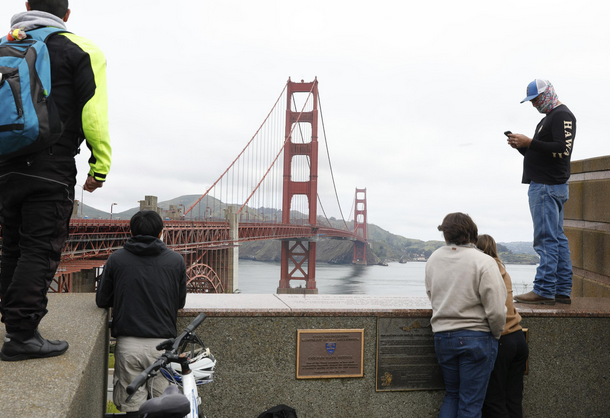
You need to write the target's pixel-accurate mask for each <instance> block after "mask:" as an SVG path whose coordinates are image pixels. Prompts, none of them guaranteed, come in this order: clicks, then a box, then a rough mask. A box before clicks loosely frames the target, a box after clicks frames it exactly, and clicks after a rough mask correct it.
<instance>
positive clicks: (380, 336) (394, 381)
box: [375, 318, 445, 392]
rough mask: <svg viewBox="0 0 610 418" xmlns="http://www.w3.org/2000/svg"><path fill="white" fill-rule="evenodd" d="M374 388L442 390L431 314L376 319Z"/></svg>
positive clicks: (383, 389) (442, 382) (385, 389)
mask: <svg viewBox="0 0 610 418" xmlns="http://www.w3.org/2000/svg"><path fill="white" fill-rule="evenodd" d="M376 372H377V377H376V387H375V389H376V391H377V392H382V391H409V390H444V389H445V384H444V381H443V374H442V372H441V368H440V366H439V365H438V360H437V358H436V351H435V350H434V334H432V327H431V326H430V318H379V319H378V320H377V367H376Z"/></svg>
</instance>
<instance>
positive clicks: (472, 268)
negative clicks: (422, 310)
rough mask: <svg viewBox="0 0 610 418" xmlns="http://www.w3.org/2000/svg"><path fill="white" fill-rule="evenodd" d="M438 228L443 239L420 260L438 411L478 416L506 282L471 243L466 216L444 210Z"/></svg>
mask: <svg viewBox="0 0 610 418" xmlns="http://www.w3.org/2000/svg"><path fill="white" fill-rule="evenodd" d="M438 230H439V231H441V232H443V236H444V238H445V242H446V244H447V245H445V246H443V247H441V248H439V249H438V250H436V251H435V252H434V253H432V255H431V256H430V258H429V259H428V262H427V263H426V293H427V294H428V298H429V299H430V302H431V305H432V319H431V320H430V325H431V326H432V332H434V348H435V350H436V356H437V358H438V363H439V365H440V367H441V370H442V372H443V378H444V380H445V397H444V399H443V404H442V406H441V410H440V414H439V417H440V418H449V417H451V418H455V417H458V416H459V417H464V418H465V417H480V416H481V408H482V407H483V401H484V399H485V391H486V389H487V383H488V382H489V376H490V374H491V371H492V369H493V367H494V362H495V360H496V355H497V352H498V341H497V340H498V339H499V338H500V334H501V333H502V330H503V328H504V323H505V321H506V306H505V301H506V286H505V285H504V282H503V281H502V276H501V275H500V270H498V265H497V263H496V262H495V261H494V259H493V258H491V257H490V256H488V255H486V254H484V253H483V252H482V251H480V250H479V249H478V248H477V247H476V246H475V243H476V241H477V235H478V229H477V226H476V224H475V223H474V222H473V220H472V219H471V218H470V216H468V215H466V214H464V213H459V212H457V213H450V214H448V215H447V216H445V219H443V223H442V224H441V225H439V227H438Z"/></svg>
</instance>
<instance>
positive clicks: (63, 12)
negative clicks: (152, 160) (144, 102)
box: [0, 0, 111, 361]
mask: <svg viewBox="0 0 610 418" xmlns="http://www.w3.org/2000/svg"><path fill="white" fill-rule="evenodd" d="M25 6H26V9H27V11H26V12H23V13H18V14H16V15H15V16H13V18H12V19H11V30H15V29H21V30H22V31H24V32H25V33H26V34H28V33H29V34H30V35H32V34H35V33H36V31H37V30H41V29H43V28H45V27H53V28H59V29H62V30H63V32H59V33H56V34H54V35H52V36H49V37H48V38H47V42H46V44H47V48H48V51H49V57H50V63H51V91H52V96H51V97H52V98H53V102H54V103H55V105H56V106H57V110H58V112H59V117H60V119H61V122H62V124H63V127H64V129H63V133H62V134H61V136H60V137H59V139H58V140H57V142H55V143H54V144H52V145H51V146H49V145H48V144H45V147H46V148H42V149H33V150H32V152H31V153H29V154H26V155H20V156H18V157H12V158H8V159H0V224H1V225H2V269H1V271H0V299H1V300H0V312H1V313H2V322H4V325H5V327H6V338H5V340H4V344H3V345H2V349H0V359H2V360H3V361H17V360H27V359H31V358H46V357H54V356H59V355H61V354H63V353H64V352H65V351H66V350H67V349H68V343H67V342H66V341H59V340H47V339H46V338H44V337H42V336H41V335H40V333H39V332H38V324H39V323H40V321H41V320H42V318H43V317H44V316H45V314H46V313H47V302H48V300H47V292H48V290H49V286H50V285H51V283H52V280H53V276H54V275H55V271H56V270H57V266H58V265H59V261H60V259H61V252H62V249H63V247H64V244H65V243H66V240H67V238H68V233H69V223H70V216H71V214H72V209H73V207H74V185H75V184H76V163H75V161H74V157H75V156H76V154H78V152H79V147H80V145H81V143H82V141H83V140H84V139H86V141H87V147H88V148H89V149H90V150H91V158H89V166H90V170H89V173H88V175H87V180H86V181H85V185H84V186H83V189H84V190H86V191H88V192H93V191H94V190H96V189H98V188H100V187H102V186H103V184H104V183H103V182H104V180H105V179H106V175H107V174H108V171H109V170H110V154H111V151H110V138H109V134H108V100H107V96H106V58H105V57H104V54H103V53H102V51H101V50H100V49H99V48H98V47H97V46H95V45H94V44H93V43H92V42H91V41H89V40H87V39H85V38H82V37H80V36H77V35H75V34H72V33H69V32H67V31H66V25H65V23H66V22H67V21H68V18H69V17H70V9H69V8H68V0H29V1H28V2H26V3H25ZM2 111H4V109H1V110H0V112H2Z"/></svg>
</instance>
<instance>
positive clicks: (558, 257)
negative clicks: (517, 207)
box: [528, 182, 572, 298]
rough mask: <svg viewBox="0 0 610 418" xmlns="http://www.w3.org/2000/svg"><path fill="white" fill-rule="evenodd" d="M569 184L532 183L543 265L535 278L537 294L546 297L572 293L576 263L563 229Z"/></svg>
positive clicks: (537, 243)
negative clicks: (573, 269)
mask: <svg viewBox="0 0 610 418" xmlns="http://www.w3.org/2000/svg"><path fill="white" fill-rule="evenodd" d="M569 190H570V189H569V186H568V184H567V183H565V184H540V183H534V182H532V183H531V184H530V187H529V191H528V196H529V204H530V212H531V214H532V220H533V222H534V250H536V252H537V253H538V255H539V256H540V264H539V265H538V269H537V270H536V278H535V279H534V293H535V294H537V295H538V296H542V297H545V298H555V295H564V296H570V294H571V292H572V262H571V260H570V247H569V245H568V238H566V236H565V234H564V232H563V205H564V203H565V202H567V201H568V198H569Z"/></svg>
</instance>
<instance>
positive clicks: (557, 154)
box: [507, 79, 576, 305]
mask: <svg viewBox="0 0 610 418" xmlns="http://www.w3.org/2000/svg"><path fill="white" fill-rule="evenodd" d="M526 101H531V102H532V105H533V106H534V107H535V108H536V109H537V110H538V111H539V112H540V113H543V114H545V115H546V116H545V117H544V118H543V119H542V120H541V121H540V123H538V126H536V132H535V133H534V137H533V138H528V137H527V136H525V135H522V134H512V133H508V134H507V135H508V144H509V145H510V146H511V147H513V148H516V149H517V150H518V151H519V152H520V153H521V154H523V157H524V158H523V180H522V182H523V183H526V184H529V185H530V186H529V191H528V197H529V205H530V212H531V214H532V220H533V222H534V249H535V250H536V252H537V253H538V255H539V256H540V264H539V265H538V269H537V270H536V278H535V279H534V290H532V291H531V292H528V293H524V294H522V295H517V296H515V298H514V299H515V300H516V301H517V302H521V303H541V304H546V305H554V304H555V301H557V302H559V303H571V302H572V301H571V299H570V294H571V292H572V262H571V261H570V247H569V245H568V239H567V237H566V236H565V234H564V232H563V205H564V204H565V202H567V200H568V197H569V187H568V179H569V178H570V157H571V156H572V150H573V145H574V137H575V136H576V118H575V117H574V114H573V113H572V112H570V109H568V108H567V106H566V105H564V104H563V103H561V102H560V101H559V100H558V99H557V94H556V93H555V89H554V87H553V85H552V84H551V83H550V81H548V80H539V79H536V80H534V81H532V82H531V83H530V84H528V86H527V97H526V98H525V99H523V100H522V101H521V103H523V102H526Z"/></svg>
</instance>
